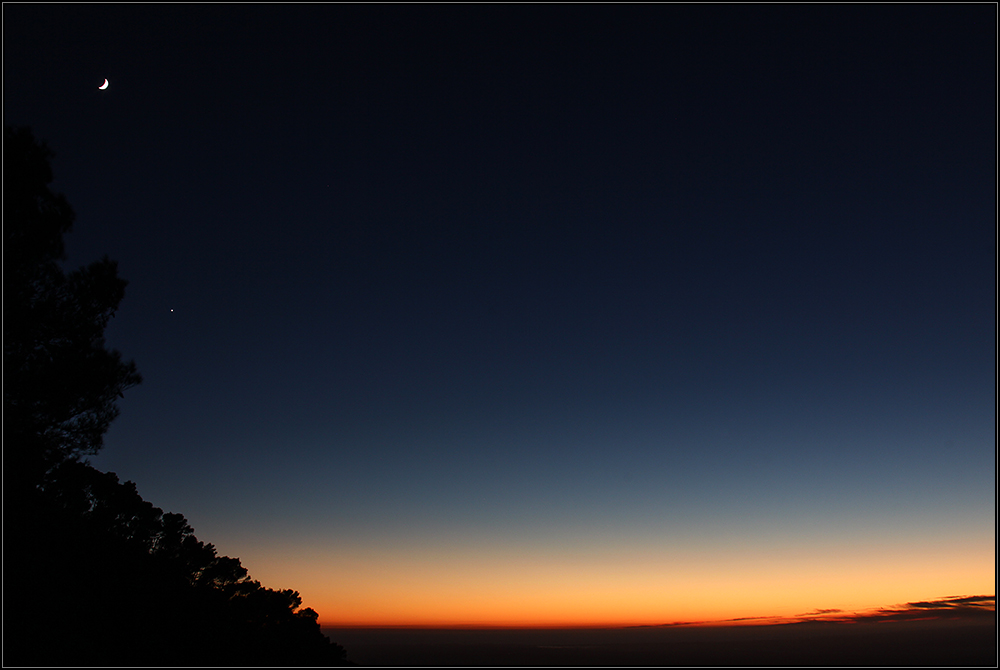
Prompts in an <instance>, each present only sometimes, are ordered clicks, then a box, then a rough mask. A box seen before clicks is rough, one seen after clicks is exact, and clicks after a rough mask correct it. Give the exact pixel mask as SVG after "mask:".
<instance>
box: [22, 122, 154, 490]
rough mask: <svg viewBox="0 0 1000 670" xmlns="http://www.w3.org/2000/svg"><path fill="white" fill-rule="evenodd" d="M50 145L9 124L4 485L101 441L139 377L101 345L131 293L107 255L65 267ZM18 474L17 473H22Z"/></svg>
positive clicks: (35, 479)
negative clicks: (118, 401)
mask: <svg viewBox="0 0 1000 670" xmlns="http://www.w3.org/2000/svg"><path fill="white" fill-rule="evenodd" d="M52 155H53V154H52V152H51V151H50V150H49V149H48V147H46V146H45V144H44V143H41V144H39V143H37V142H36V141H35V139H34V137H33V136H32V134H31V132H30V131H29V130H28V129H26V128H20V129H16V130H15V129H12V128H5V129H4V225H3V227H4V260H3V267H4V319H3V329H4V460H5V463H4V465H5V472H6V473H7V475H8V476H7V477H5V481H4V488H5V489H7V490H8V491H11V490H12V489H11V487H13V488H14V489H18V488H19V487H21V486H35V485H38V484H39V483H41V482H42V480H43V479H44V477H45V475H46V473H47V472H48V471H49V470H50V469H51V468H52V467H54V466H55V465H56V464H58V463H60V462H62V461H64V460H66V459H75V458H79V457H80V456H83V455H87V454H95V453H97V451H98V450H99V449H100V448H101V446H102V442H103V436H104V433H105V432H107V429H108V426H109V425H110V423H111V421H113V420H114V419H115V417H116V416H117V415H118V411H119V410H118V407H117V406H116V404H115V400H116V399H117V398H118V397H121V396H123V392H124V391H125V390H126V389H128V388H129V387H131V386H134V385H136V384H138V383H140V382H141V381H142V378H141V376H140V375H139V373H138V372H137V371H136V367H135V363H133V362H131V361H129V362H127V363H126V362H123V361H122V360H121V354H120V353H119V352H118V351H115V350H109V349H107V348H105V346H104V329H105V327H106V326H107V323H108V321H109V319H111V317H113V316H114V314H115V311H116V310H117V309H118V304H119V303H120V302H121V300H122V298H123V297H124V295H125V284H126V282H125V281H124V280H123V279H120V278H119V277H118V267H117V263H115V262H114V261H111V260H109V259H108V258H107V257H105V258H104V259H102V260H100V261H97V262H95V263H92V264H90V265H89V266H88V267H85V268H80V269H78V270H76V271H74V272H71V273H69V274H68V275H67V274H65V273H64V272H63V271H62V269H61V268H60V267H59V264H58V261H61V260H64V259H65V252H64V246H63V235H64V234H65V233H67V232H69V231H70V229H71V228H72V225H73V218H74V214H73V210H72V209H71V208H70V206H69V203H67V202H66V198H65V197H64V196H62V195H56V194H54V193H52V191H50V190H49V187H48V184H49V183H50V182H51V181H52V169H51V167H50V165H49V161H50V159H51V157H52ZM15 477H16V478H15Z"/></svg>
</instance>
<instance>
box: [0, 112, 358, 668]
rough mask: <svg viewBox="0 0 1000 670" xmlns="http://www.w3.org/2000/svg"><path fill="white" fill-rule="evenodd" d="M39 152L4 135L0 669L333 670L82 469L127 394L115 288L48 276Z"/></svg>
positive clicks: (201, 554) (120, 292) (281, 603)
mask: <svg viewBox="0 0 1000 670" xmlns="http://www.w3.org/2000/svg"><path fill="white" fill-rule="evenodd" d="M51 157H52V152H51V151H49V149H48V148H47V147H46V146H45V145H44V143H38V142H37V141H36V140H35V139H34V137H33V136H32V134H31V132H30V130H28V129H24V128H21V129H11V128H6V129H5V133H4V503H5V505H4V659H3V660H4V664H5V665H339V664H346V663H348V662H347V661H346V652H345V650H344V649H343V647H341V646H339V645H337V644H333V643H332V642H330V640H329V639H327V638H326V636H325V635H323V634H322V632H321V631H320V628H319V624H318V615H317V614H316V612H314V611H313V610H311V609H309V608H305V609H300V606H301V604H302V601H301V598H300V597H299V594H298V593H297V592H295V591H291V590H285V591H275V590H272V589H268V588H265V587H263V586H261V584H260V583H259V582H256V581H254V580H252V579H250V577H249V575H248V574H247V570H246V569H245V568H244V567H243V566H242V565H241V564H240V561H239V560H238V559H236V558H230V557H227V556H219V555H217V553H216V550H215V547H214V546H212V545H211V544H205V543H203V542H201V541H199V540H198V539H197V538H196V537H195V536H194V533H193V530H192V529H191V526H189V525H188V523H187V520H186V519H185V518H184V517H183V516H182V515H180V514H170V513H164V512H163V511H162V510H161V509H159V508H157V507H154V506H153V505H152V504H151V503H149V502H148V501H145V500H143V499H142V497H141V496H140V495H139V493H138V491H137V490H136V486H135V484H134V483H132V482H125V483H121V482H120V481H119V480H118V477H117V476H116V475H115V474H114V473H105V472H100V471H98V470H97V469H95V468H93V467H91V466H90V465H89V464H88V463H86V461H85V458H84V457H85V456H87V455H90V454H95V453H97V451H98V450H99V449H100V448H101V446H102V440H103V436H104V433H105V432H106V431H107V429H108V426H109V424H110V423H111V421H112V420H114V418H115V417H116V416H117V415H118V408H117V406H116V404H115V403H116V400H117V398H119V397H123V394H124V391H125V390H126V389H128V388H130V387H132V386H134V385H135V384H138V383H140V382H141V377H140V375H139V373H138V372H137V370H136V366H135V364H134V363H133V362H131V361H129V362H123V361H122V358H121V354H120V353H119V352H117V351H114V350H109V349H107V348H106V347H105V341H104V329H105V327H106V326H107V323H108V320H109V319H110V318H111V317H112V316H113V315H114V313H115V310H116V309H117V308H118V305H119V303H120V302H121V300H122V298H123V297H124V289H125V284H126V282H125V281H124V280H122V279H120V278H119V277H118V275H117V265H116V264H115V263H114V262H113V261H111V260H109V259H107V258H104V259H103V260H101V261H99V262H96V263H93V264H91V265H90V266H88V267H86V268H80V269H79V270H77V271H75V272H71V273H69V274H68V275H67V274H64V273H63V271H62V270H61V268H60V267H59V264H58V262H59V261H60V260H63V259H64V258H65V256H64V247H63V235H64V234H65V233H67V232H69V230H70V229H71V227H72V222H73V212H72V209H71V208H70V206H69V204H68V203H67V202H66V199H65V198H64V197H63V196H62V195H56V194H53V193H52V192H51V191H50V190H49V188H48V184H49V183H50V182H51V181H52V171H51V168H50V166H49V161H50V159H51Z"/></svg>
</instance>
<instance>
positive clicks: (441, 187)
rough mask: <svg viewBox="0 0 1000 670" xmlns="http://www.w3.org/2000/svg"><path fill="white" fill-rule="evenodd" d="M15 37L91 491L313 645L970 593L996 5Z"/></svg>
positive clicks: (686, 9)
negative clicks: (95, 403)
mask: <svg viewBox="0 0 1000 670" xmlns="http://www.w3.org/2000/svg"><path fill="white" fill-rule="evenodd" d="M3 12H4V122H5V124H15V125H22V124H24V125H30V126H31V127H32V129H33V130H34V132H35V134H36V136H37V137H39V138H43V139H45V140H47V142H48V143H49V145H50V146H51V147H52V149H53V150H54V151H55V153H56V158H55V161H54V164H53V168H54V174H55V182H54V184H53V189H54V190H56V191H59V192H63V193H65V194H66V196H67V198H68V199H69V202H70V203H71V205H72V206H73V208H74V209H75V211H76V213H77V219H76V223H75V226H74V231H73V232H72V233H71V234H70V235H69V236H68V237H67V250H68V255H69V258H68V261H67V266H68V267H76V266H78V265H81V264H84V263H87V262H89V261H91V260H94V259H96V258H99V257H100V256H101V255H103V254H105V253H107V254H108V255H110V257H111V258H113V259H116V260H118V261H119V271H120V274H121V276H123V277H124V278H126V279H127V280H129V282H130V283H129V286H128V288H127V289H126V297H125V300H124V301H123V303H122V305H121V308H120V311H119V313H118V314H117V316H116V318H115V319H114V320H113V322H112V324H111V325H110V327H109V329H108V343H109V345H110V346H113V347H115V348H118V349H119V350H121V351H122V353H123V354H124V356H125V357H126V358H133V359H134V360H135V361H136V363H137V365H138V367H139V370H140V372H141V373H142V375H143V377H144V380H145V381H144V383H143V384H142V385H141V386H139V387H137V388H135V389H133V390H132V391H130V392H129V393H127V394H126V397H125V398H124V400H122V401H121V403H120V406H121V408H122V414H121V416H120V417H119V418H118V419H117V420H116V421H115V423H114V424H113V425H112V428H111V430H110V432H109V433H108V435H107V438H106V446H105V448H104V450H103V452H102V453H101V454H100V455H99V456H97V457H95V458H94V459H93V460H92V462H93V464H94V465H95V466H96V467H98V468H99V469H102V470H108V471H113V472H116V473H117V474H118V475H119V477H121V478H122V479H123V480H132V481H135V482H136V484H137V486H138V490H139V493H140V494H141V495H142V496H143V497H144V498H145V499H146V500H149V501H150V502H152V503H153V504H154V505H156V506H158V507H161V508H163V509H164V510H166V511H173V512H179V513H182V514H184V515H185V516H186V517H187V519H188V520H189V522H190V523H191V525H192V526H193V527H194V529H195V532H196V534H197V536H198V537H199V539H201V540H203V541H206V542H211V543H213V544H214V545H215V546H216V547H217V549H218V551H219V553H220V554H224V555H229V556H235V557H239V558H240V559H241V561H242V563H243V565H244V566H245V567H247V568H248V570H249V571H250V574H251V575H252V576H253V577H254V578H255V579H257V580H259V581H261V582H262V583H263V584H264V585H265V586H268V587H271V588H293V589H296V590H298V591H299V592H300V593H301V594H302V597H303V601H304V603H303V604H304V605H305V606H309V607H312V608H314V609H315V610H317V611H318V612H319V614H320V621H321V623H323V624H325V625H330V626H345V625H620V624H624V625H632V624H659V623H667V622H674V621H682V620H691V621H702V620H717V619H729V618H737V617H744V616H794V615H796V614H799V613H802V612H810V611H814V610H817V609H826V608H836V609H844V610H855V609H857V610H861V609H868V608H874V607H890V606H893V605H896V604H900V603H907V602H914V601H918V600H932V599H937V598H945V597H951V596H962V595H978V594H994V593H995V585H996V579H995V576H996V532H995V526H996V506H995V495H996V457H995V453H996V452H995V443H996V412H995V406H996V357H995V351H996V227H995V216H996V178H997V174H996V28H997V20H996V19H997V10H996V6H995V5H989V4H981V5H961V6H954V7H953V6H945V5H912V6H901V5H876V6H866V5H822V6H807V5H759V6H738V5H710V6H707V7H697V6H686V5H633V6H621V7H619V6H610V5H609V6H599V5H580V6H566V5H549V6H543V7H534V6H525V5H518V6H498V5H475V6H471V5H466V6H458V7H450V6H438V5H433V6H432V5H427V6H420V7H406V6H399V5H377V6H354V5H303V6H294V7H286V6H281V5H239V6H234V5H212V6H199V5H178V6H171V5H155V6H153V5H86V6H82V7H80V6H75V5H11V4H5V5H4V8H3ZM105 78H107V79H108V81H109V87H108V89H107V90H103V91H102V90H98V88H97V87H98V86H99V85H100V84H101V83H102V82H103V81H104V79H105Z"/></svg>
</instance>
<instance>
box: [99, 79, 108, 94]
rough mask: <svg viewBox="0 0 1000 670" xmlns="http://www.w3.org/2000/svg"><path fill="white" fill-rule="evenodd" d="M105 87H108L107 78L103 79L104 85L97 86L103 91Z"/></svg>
mask: <svg viewBox="0 0 1000 670" xmlns="http://www.w3.org/2000/svg"><path fill="white" fill-rule="evenodd" d="M107 87H108V80H107V79H105V80H104V86H98V87H97V88H99V89H101V90H102V91H103V90H104V89H106V88H107Z"/></svg>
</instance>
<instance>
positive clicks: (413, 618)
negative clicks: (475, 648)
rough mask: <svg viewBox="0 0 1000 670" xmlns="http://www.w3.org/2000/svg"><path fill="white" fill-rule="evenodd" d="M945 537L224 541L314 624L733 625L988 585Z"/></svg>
mask: <svg viewBox="0 0 1000 670" xmlns="http://www.w3.org/2000/svg"><path fill="white" fill-rule="evenodd" d="M956 535H962V537H957V536H956V537H954V538H948V539H950V540H951V541H948V542H945V541H940V540H942V539H944V538H938V540H939V541H935V542H928V541H927V540H926V539H924V538H922V537H913V538H907V537H904V536H897V537H890V538H885V537H880V536H877V535H874V534H873V535H871V536H868V537H857V536H855V537H852V538H850V541H846V540H844V538H834V539H831V540H829V541H827V542H825V543H821V542H810V543H808V544H806V543H803V542H798V541H795V542H793V541H790V540H788V541H783V540H782V539H781V538H776V539H774V541H772V542H770V543H765V542H762V541H760V540H758V539H757V538H750V539H746V538H742V537H723V538H710V539H707V540H704V539H703V540H700V541H699V540H697V538H695V539H692V540H691V541H689V542H686V543H683V542H678V541H676V540H674V539H671V540H670V541H669V542H667V541H663V542H660V543H657V542H655V541H650V540H642V541H640V540H635V541H633V542H623V543H617V544H616V543H609V542H605V543H598V542H592V543H575V544H571V543H559V542H553V543H552V544H545V543H542V542H538V543H535V544H531V543H528V542H525V541H522V542H521V543H520V544H515V543H506V544H499V543H496V544H493V543H490V542H481V543H472V542H469V543H465V542H455V543H453V544H449V543H447V542H425V543H411V544H403V545H402V546H395V547H393V550H392V551H388V550H386V549H385V548H384V547H382V546H378V544H377V543H358V544H355V545H353V546H343V545H338V544H334V543H330V544H326V543H323V542H317V543H316V544H314V545H312V546H302V545H299V546H292V545H291V544H290V543H289V544H288V545H280V544H279V545H278V546H282V547H284V548H285V549H284V552H285V553H280V554H279V553H274V552H275V550H274V546H275V545H268V546H263V545H261V546H260V551H254V547H252V546H243V547H237V548H236V551H235V552H234V553H236V554H237V555H241V556H243V557H245V558H244V566H245V567H247V568H248V570H250V573H251V575H252V576H253V577H254V578H255V579H257V580H259V581H261V582H262V583H264V584H268V585H272V588H294V589H295V590H297V591H298V592H299V593H300V594H301V596H302V600H303V606H304V607H311V608H312V609H313V610H315V611H316V612H318V614H319V621H320V624H321V625H322V626H323V627H325V628H448V629H460V628H467V629H477V628H478V629H502V628H623V627H633V626H665V625H686V626H704V625H713V626H718V625H726V626H736V625H754V624H758V625H760V624H767V623H783V622H784V623H790V622H794V621H799V620H802V619H803V618H818V617H819V615H820V614H823V613H826V614H831V613H833V612H840V613H859V612H865V611H870V610H872V609H876V608H892V607H896V606H899V605H902V604H905V603H908V602H917V601H920V600H935V599H941V598H948V597H953V596H956V595H982V594H993V593H995V592H996V579H995V575H996V551H995V537H994V536H993V534H992V533H990V534H988V535H987V534H985V533H979V534H977V535H975V536H971V537H970V535H968V534H965V533H956ZM844 616H847V614H844ZM827 619H829V617H827Z"/></svg>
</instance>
